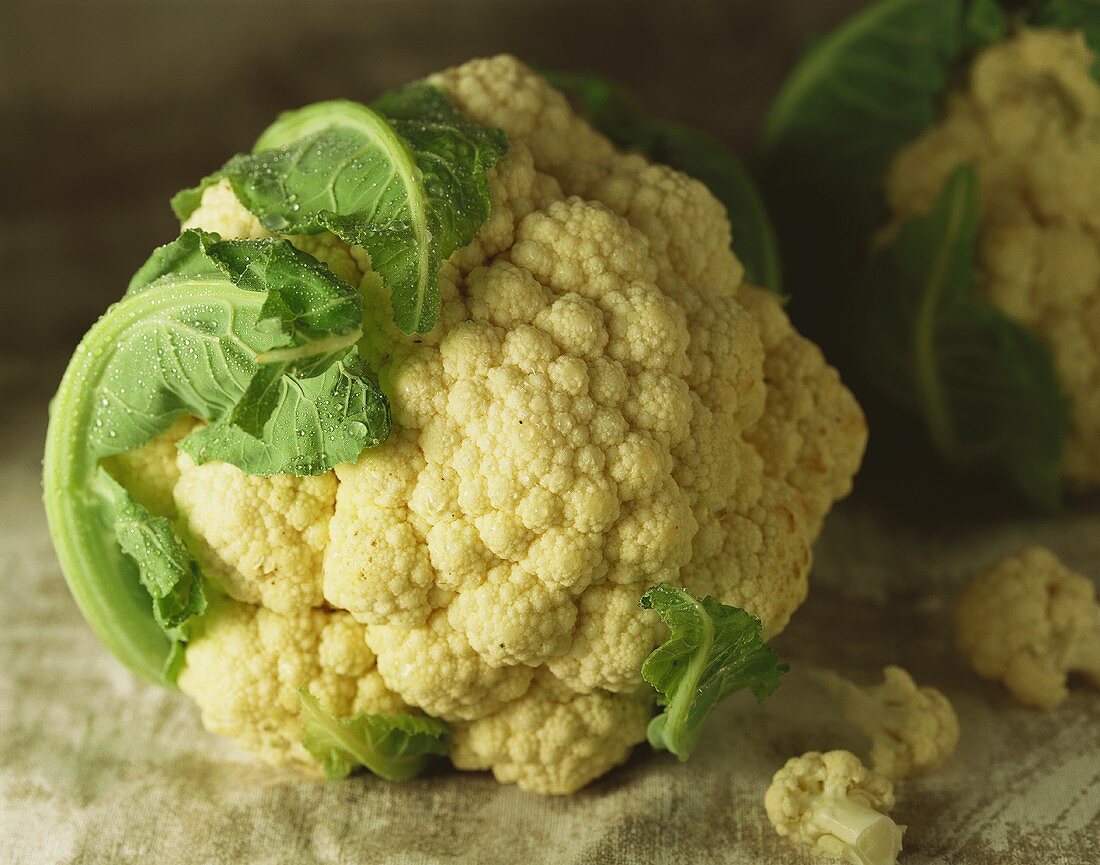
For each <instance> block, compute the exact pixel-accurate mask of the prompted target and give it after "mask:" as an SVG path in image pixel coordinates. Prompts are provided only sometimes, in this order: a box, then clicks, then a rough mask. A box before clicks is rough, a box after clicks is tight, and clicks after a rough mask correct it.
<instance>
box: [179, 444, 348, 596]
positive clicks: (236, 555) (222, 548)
mask: <svg viewBox="0 0 1100 865" xmlns="http://www.w3.org/2000/svg"><path fill="white" fill-rule="evenodd" d="M177 465H178V468H179V481H178V482H177V483H176V487H175V498H176V504H177V506H178V508H179V510H180V512H181V513H184V514H186V515H187V529H188V533H189V534H190V535H191V537H192V538H193V539H194V541H195V544H194V546H195V553H196V555H197V556H198V559H199V563H200V564H201V565H202V568H203V571H204V572H205V573H206V574H207V575H208V576H212V577H214V578H215V579H217V580H218V582H219V583H220V584H221V586H222V588H224V589H225V591H226V592H228V593H229V595H230V596H231V597H233V598H236V599H237V600H238V601H248V602H249V603H254V604H263V605H264V606H265V607H268V608H270V609H272V610H275V611H276V612H279V613H290V612H294V611H295V610H299V609H302V608H308V607H319V606H321V604H323V603H324V595H323V594H322V590H321V563H322V557H323V555H324V550H325V546H326V545H327V543H328V524H329V520H330V519H331V518H332V512H333V508H334V506H335V499H336V478H335V477H334V476H333V474H332V473H331V472H328V473H326V474H323V475H316V476H313V477H299V476H297V475H272V476H270V477H267V476H262V475H250V474H246V473H245V472H243V471H241V470H240V469H238V468H237V467H236V466H231V465H229V463H220V462H209V463H204V464H203V465H196V464H195V463H194V461H193V460H192V459H191V458H190V457H189V456H188V455H187V454H185V453H183V452H182V451H181V452H180V454H179V457H178V460H177Z"/></svg>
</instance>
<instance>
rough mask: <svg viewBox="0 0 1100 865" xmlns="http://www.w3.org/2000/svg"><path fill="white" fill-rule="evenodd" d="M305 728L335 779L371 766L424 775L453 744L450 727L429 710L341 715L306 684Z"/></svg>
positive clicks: (391, 773)
mask: <svg viewBox="0 0 1100 865" xmlns="http://www.w3.org/2000/svg"><path fill="white" fill-rule="evenodd" d="M298 697H299V699H300V701H301V718H302V723H303V725H304V728H305V735H304V736H303V738H302V744H303V745H305V748H306V750H307V751H309V753H310V754H311V755H313V757H314V758H316V760H317V761H318V762H319V763H320V764H321V766H322V767H323V769H324V772H325V777H326V778H327V779H328V780H330V781H332V780H337V779H340V778H346V777H347V776H348V775H350V774H351V773H352V772H354V771H355V770H357V769H359V768H366V769H368V770H369V771H371V772H373V773H374V774H375V775H377V776H378V777H379V778H384V779H385V780H387V781H407V780H409V779H410V778H414V777H416V776H417V775H419V774H420V773H421V772H423V771H424V769H425V768H426V767H427V765H428V764H429V763H430V762H431V760H432V758H433V757H445V756H447V753H448V751H449V750H450V743H451V731H450V728H449V727H448V726H447V725H446V724H445V723H444V722H443V721H440V720H439V719H438V718H429V717H428V716H426V715H357V716H356V717H354V718H335V717H333V716H332V715H330V714H329V713H328V712H326V711H325V710H324V709H322V708H321V704H320V703H318V702H317V699H316V698H315V697H314V696H313V695H312V694H310V693H309V692H308V691H307V690H306V689H304V688H300V689H299V690H298Z"/></svg>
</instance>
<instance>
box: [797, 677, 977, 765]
mask: <svg viewBox="0 0 1100 865" xmlns="http://www.w3.org/2000/svg"><path fill="white" fill-rule="evenodd" d="M817 679H818V681H819V682H820V683H821V685H822V687H824V689H825V690H826V692H827V693H828V694H829V696H830V697H831V698H832V699H833V701H834V702H835V703H836V704H837V706H838V707H839V708H840V711H841V712H842V714H843V715H844V717H845V718H847V719H848V720H849V721H851V722H852V723H853V724H855V725H856V726H857V727H859V728H860V729H861V730H862V731H863V732H864V733H866V734H867V735H868V736H870V737H871V761H872V763H873V765H874V769H875V771H876V772H878V773H879V774H880V775H882V776H883V777H886V778H891V779H894V780H896V779H898V778H908V777H910V776H912V775H919V774H922V773H924V772H928V771H931V770H932V769H934V768H936V767H937V766H939V765H940V763H942V762H943V761H944V760H946V759H947V758H948V757H950V756H951V754H952V753H954V751H955V746H956V745H957V744H958V742H959V719H958V718H957V717H956V715H955V710H954V709H953V708H952V707H951V703H950V701H949V700H948V699H947V697H945V696H944V695H943V694H942V693H940V692H939V691H937V690H936V689H935V688H929V687H917V683H916V682H914V681H913V677H912V676H910V675H909V673H908V672H906V671H905V670H903V669H902V668H901V667H895V666H888V667H884V668H883V670H882V684H881V685H873V686H870V687H866V688H863V687H860V686H859V685H857V684H855V683H854V682H850V681H848V680H847V679H845V678H843V677H842V676H838V675H837V674H836V673H833V672H831V671H822V672H820V673H818V674H817Z"/></svg>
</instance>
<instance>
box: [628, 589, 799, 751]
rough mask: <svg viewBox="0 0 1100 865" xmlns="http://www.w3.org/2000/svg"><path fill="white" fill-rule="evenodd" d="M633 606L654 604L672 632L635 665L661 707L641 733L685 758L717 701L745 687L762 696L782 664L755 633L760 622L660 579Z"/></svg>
mask: <svg viewBox="0 0 1100 865" xmlns="http://www.w3.org/2000/svg"><path fill="white" fill-rule="evenodd" d="M639 606H641V607H642V608H643V609H646V610H654V611H655V612H656V613H657V614H658V615H659V616H660V617H661V619H662V620H663V621H664V623H665V624H666V625H668V627H669V629H670V630H671V631H672V634H671V636H670V637H669V639H668V641H667V642H665V643H664V644H663V645H661V646H659V647H658V648H657V649H655V650H654V651H653V653H652V654H651V655H650V656H649V657H648V658H646V660H645V663H643V664H642V678H643V679H645V680H646V681H647V682H649V684H651V685H652V686H653V687H654V688H655V689H656V690H657V692H658V695H659V696H658V698H657V701H658V703H659V704H660V705H661V706H663V707H664V711H662V712H661V714H659V715H657V716H656V717H654V718H653V720H652V721H650V724H649V728H648V730H647V737H648V739H649V744H650V745H652V746H653V748H655V749H657V750H668V751H670V752H672V753H673V754H675V755H676V756H677V757H678V758H679V759H680V760H686V759H688V757H690V756H691V752H692V751H693V750H694V749H695V746H696V744H697V743H698V741H699V735H700V732H701V731H702V726H703V722H704V721H706V719H707V716H708V715H709V714H710V713H711V711H712V710H713V709H714V707H715V706H717V705H718V703H719V702H721V701H722V700H723V699H725V698H726V697H728V696H729V695H730V694H733V693H734V692H736V691H741V690H743V689H745V688H748V689H750V690H751V691H752V692H753V694H754V695H755V696H756V699H757V700H758V701H762V700H763V699H764V698H765V697H767V696H768V695H769V694H771V693H772V692H773V691H774V690H775V689H776V688H778V687H779V680H780V678H781V676H782V675H783V674H784V673H785V672H786V671H787V669H788V667H787V665H786V664H780V663H778V659H777V658H776V655H775V652H774V651H773V650H772V649H771V647H770V646H768V645H767V644H766V643H765V642H764V641H763V639H762V638H761V635H760V632H761V625H760V620H759V619H758V618H756V617H755V616H753V615H751V614H750V613H747V612H745V611H744V610H742V609H740V608H738V607H731V606H728V605H726V604H721V603H719V602H718V601H716V600H714V598H711V597H706V598H703V599H702V600H701V601H700V600H698V599H696V598H695V597H693V596H692V595H691V593H690V592H688V591H686V590H685V589H678V588H674V587H672V586H670V585H668V584H666V583H661V584H660V585H658V586H654V587H653V588H651V589H649V590H647V591H646V593H645V594H644V595H642V599H641V602H640V604H639Z"/></svg>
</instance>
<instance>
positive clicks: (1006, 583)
mask: <svg viewBox="0 0 1100 865" xmlns="http://www.w3.org/2000/svg"><path fill="white" fill-rule="evenodd" d="M955 637H956V640H957V642H958V645H959V648H960V649H961V650H962V652H963V654H965V655H966V657H967V659H968V660H969V661H970V665H971V666H972V667H973V668H974V671H975V672H976V673H977V674H978V675H979V676H983V677H984V678H986V679H994V680H998V681H1002V682H1004V684H1005V686H1006V687H1007V688H1008V689H1009V690H1010V691H1011V692H1012V695H1013V696H1014V697H1015V698H1016V699H1017V700H1019V701H1020V702H1021V703H1025V704H1027V705H1029V706H1035V707H1037V708H1040V709H1053V708H1054V707H1056V706H1058V705H1059V704H1061V703H1062V702H1064V701H1065V699H1066V697H1068V696H1069V690H1068V688H1067V687H1066V678H1067V677H1068V676H1069V674H1070V673H1071V672H1078V673H1082V674H1083V675H1085V676H1086V677H1088V678H1089V679H1091V680H1092V681H1093V682H1094V683H1096V684H1098V685H1100V604H1097V602H1096V587H1095V586H1094V585H1093V584H1092V582H1091V581H1090V580H1088V579H1086V578H1085V577H1083V576H1081V575H1079V574H1075V573H1073V572H1072V571H1070V570H1069V569H1068V568H1066V566H1065V565H1063V564H1062V563H1061V562H1060V561H1059V560H1058V558H1057V557H1056V556H1055V555H1054V554H1053V553H1052V552H1050V550H1047V549H1045V548H1043V547H1028V548H1027V549H1025V550H1023V551H1021V552H1019V553H1016V554H1015V555H1013V556H1009V557H1008V558H1006V559H1003V560H1002V561H1000V562H998V563H997V564H995V565H993V566H992V567H991V568H989V569H988V570H986V571H983V572H982V573H980V574H978V576H976V577H975V578H974V579H973V580H971V582H970V585H968V586H967V587H966V590H965V591H964V592H963V593H962V595H960V596H959V599H958V602H957V605H956V611H955Z"/></svg>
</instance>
